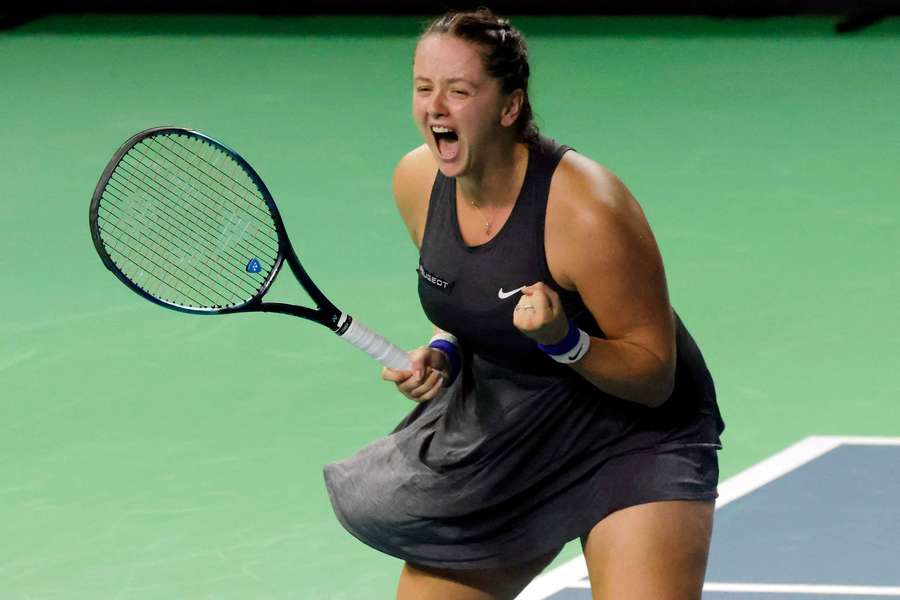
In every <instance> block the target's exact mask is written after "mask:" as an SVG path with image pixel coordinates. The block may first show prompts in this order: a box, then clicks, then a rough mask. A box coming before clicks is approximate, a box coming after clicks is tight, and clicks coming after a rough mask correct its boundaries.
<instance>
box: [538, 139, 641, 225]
mask: <svg viewBox="0 0 900 600" xmlns="http://www.w3.org/2000/svg"><path fill="white" fill-rule="evenodd" d="M549 201H550V203H551V205H552V209H553V210H555V211H556V212H558V213H559V215H558V216H560V217H562V218H564V219H568V218H572V219H574V222H573V223H570V225H575V226H577V225H578V223H581V224H582V225H586V226H596V225H602V223H601V222H598V221H603V222H606V221H608V220H610V219H612V220H615V219H617V218H623V217H627V216H628V215H629V214H633V213H634V211H638V212H640V207H639V206H638V203H637V200H635V198H634V196H632V195H631V192H630V191H629V190H628V188H627V187H626V186H625V184H624V183H623V182H622V180H621V179H619V177H618V176H616V174H615V173H613V172H612V171H610V170H609V169H607V168H606V167H604V166H603V165H601V164H600V163H598V162H595V161H593V160H591V159H590V158H588V157H586V156H584V155H582V154H578V153H576V152H567V153H566V154H565V155H564V156H563V158H562V160H561V161H560V163H559V166H558V167H557V169H556V172H555V173H554V174H553V180H552V182H551V186H550V199H549Z"/></svg>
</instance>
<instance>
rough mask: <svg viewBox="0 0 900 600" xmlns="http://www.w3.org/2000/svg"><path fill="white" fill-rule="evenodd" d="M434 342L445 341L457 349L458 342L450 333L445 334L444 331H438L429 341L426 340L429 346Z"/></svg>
mask: <svg viewBox="0 0 900 600" xmlns="http://www.w3.org/2000/svg"><path fill="white" fill-rule="evenodd" d="M435 340H445V341H448V342H450V343H451V344H453V345H454V346H456V347H457V348H458V347H459V340H458V339H456V336H455V335H453V334H452V333H447V332H446V331H438V332H437V333H436V334H434V335H433V336H431V339H430V340H428V343H429V344H431V342H433V341H435Z"/></svg>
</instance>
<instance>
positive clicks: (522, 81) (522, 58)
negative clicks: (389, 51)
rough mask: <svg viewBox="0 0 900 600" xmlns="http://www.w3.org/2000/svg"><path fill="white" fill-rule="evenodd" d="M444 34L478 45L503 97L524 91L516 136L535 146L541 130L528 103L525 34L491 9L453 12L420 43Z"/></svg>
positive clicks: (433, 24) (432, 25)
mask: <svg viewBox="0 0 900 600" xmlns="http://www.w3.org/2000/svg"><path fill="white" fill-rule="evenodd" d="M441 33H443V34H448V35H452V36H454V37H458V38H460V39H462V40H465V41H467V42H472V43H474V44H477V45H479V46H480V47H481V49H482V50H483V52H482V56H483V58H484V67H485V70H486V71H487V72H488V74H490V75H491V77H493V78H494V79H496V80H498V81H499V82H500V89H501V90H502V91H503V93H504V94H509V93H511V92H513V91H515V90H518V89H521V90H522V92H523V93H524V94H525V101H524V102H523V103H522V111H521V112H520V113H519V118H518V120H517V121H516V132H517V133H518V134H519V136H520V138H521V139H522V140H523V141H525V142H528V143H533V142H535V141H536V140H537V137H538V128H537V125H536V124H535V122H534V113H533V112H532V110H531V101H530V100H529V99H528V76H529V75H530V74H531V69H530V68H529V67H528V46H527V45H526V44H525V38H524V36H522V32H521V31H519V30H518V29H516V28H515V27H513V26H512V25H510V24H509V21H507V20H506V19H501V18H499V17H497V16H496V15H494V13H493V12H491V10H490V9H489V8H484V7H482V8H479V9H478V10H474V11H450V12H448V13H446V14H444V15H442V16H440V17H438V18H436V19H435V20H434V21H432V22H431V23H430V24H429V25H428V26H427V27H426V28H425V31H424V32H423V33H422V36H421V37H420V38H419V39H420V40H421V39H423V38H425V37H427V36H429V35H432V34H441Z"/></svg>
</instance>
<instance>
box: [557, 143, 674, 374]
mask: <svg viewBox="0 0 900 600" xmlns="http://www.w3.org/2000/svg"><path fill="white" fill-rule="evenodd" d="M547 259H548V263H549V265H550V269H551V273H553V275H554V277H556V278H557V281H558V282H559V283H560V284H561V285H563V287H567V288H574V289H575V290H577V291H578V293H579V295H580V296H581V298H582V300H584V302H585V305H586V306H587V308H588V310H590V311H591V314H592V315H593V316H594V318H595V319H596V321H597V323H598V324H599V325H600V328H601V329H602V330H603V332H604V334H605V335H606V337H607V338H608V339H612V340H623V341H627V342H632V343H635V344H639V345H640V346H642V347H644V348H645V349H647V350H649V351H650V352H652V353H653V354H654V355H656V357H657V358H659V359H660V361H661V362H662V363H663V364H664V365H666V366H668V367H673V366H674V360H675V329H674V327H675V326H674V317H673V314H672V308H671V306H670V304H669V294H668V289H667V285H666V276H665V271H664V269H663V262H662V257H661V256H660V253H659V248H658V247H657V244H656V240H655V238H654V237H653V233H652V231H651V230H650V225H649V224H648V223H647V219H646V217H645V216H644V212H643V211H642V210H641V207H640V205H639V204H638V203H637V201H636V200H635V198H634V196H632V195H631V192H629V190H628V189H627V188H626V187H625V185H624V184H623V183H622V181H621V180H619V178H618V177H616V176H615V175H614V174H613V173H611V172H610V171H608V170H607V169H605V168H603V167H602V166H600V165H598V164H597V163H594V162H593V161H591V160H589V159H587V158H585V157H583V156H580V155H577V154H575V153H573V152H569V153H567V154H566V156H565V157H564V160H563V162H561V163H560V166H559V168H558V169H557V174H555V175H554V177H553V181H552V183H551V190H550V202H549V204H548V211H547Z"/></svg>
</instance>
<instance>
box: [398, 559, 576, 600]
mask: <svg viewBox="0 0 900 600" xmlns="http://www.w3.org/2000/svg"><path fill="white" fill-rule="evenodd" d="M561 549H562V548H560V550H561ZM557 554H559V550H557V551H556V552H553V553H551V554H548V555H547V556H543V557H541V558H538V559H537V560H534V561H531V562H528V563H525V564H524V565H519V566H515V567H508V568H504V569H483V570H455V569H435V568H432V567H421V566H416V565H413V564H410V563H406V564H405V565H404V566H403V571H402V572H401V573H400V583H399V585H398V586H397V600H513V599H514V598H515V597H516V596H517V595H518V594H519V592H521V591H522V590H523V589H524V588H525V586H527V585H528V583H529V582H530V581H531V580H532V579H534V578H535V577H536V576H537V575H538V573H540V572H541V571H542V570H543V569H544V567H546V566H547V565H549V564H550V562H551V561H552V560H553V559H554V558H555V557H556V555H557Z"/></svg>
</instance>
